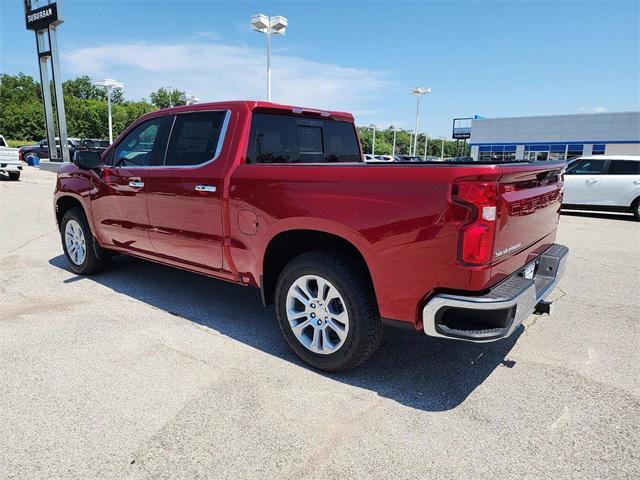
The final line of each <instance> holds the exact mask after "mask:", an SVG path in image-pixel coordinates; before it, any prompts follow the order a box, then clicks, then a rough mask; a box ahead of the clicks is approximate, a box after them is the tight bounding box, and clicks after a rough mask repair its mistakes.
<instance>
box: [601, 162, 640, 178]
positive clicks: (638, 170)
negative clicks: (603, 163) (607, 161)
mask: <svg viewBox="0 0 640 480" xmlns="http://www.w3.org/2000/svg"><path fill="white" fill-rule="evenodd" d="M609 175H640V162H636V161H633V160H611V166H610V167H609Z"/></svg>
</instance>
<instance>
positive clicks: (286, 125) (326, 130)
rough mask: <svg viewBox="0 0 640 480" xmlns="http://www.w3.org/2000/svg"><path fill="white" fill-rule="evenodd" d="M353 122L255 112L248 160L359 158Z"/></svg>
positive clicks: (262, 161)
mask: <svg viewBox="0 0 640 480" xmlns="http://www.w3.org/2000/svg"><path fill="white" fill-rule="evenodd" d="M360 161H362V159H361V158H360V147H359V146H358V141H357V137H356V133H355V129H354V127H353V124H352V123H350V122H341V121H338V120H327V119H315V118H309V117H297V116H294V115H276V114H268V113H254V114H253V115H252V120H251V134H250V136H249V148H248V151H247V162H248V163H323V162H360Z"/></svg>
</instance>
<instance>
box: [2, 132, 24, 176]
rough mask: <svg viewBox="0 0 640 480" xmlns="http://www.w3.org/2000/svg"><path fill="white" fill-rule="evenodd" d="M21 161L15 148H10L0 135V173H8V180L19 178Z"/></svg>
mask: <svg viewBox="0 0 640 480" xmlns="http://www.w3.org/2000/svg"><path fill="white" fill-rule="evenodd" d="M21 170H22V162H21V161H20V156H19V153H18V149H17V148H11V147H9V145H8V144H7V141H6V140H5V139H4V137H3V136H2V135H0V173H7V174H9V179H10V180H20V171H21Z"/></svg>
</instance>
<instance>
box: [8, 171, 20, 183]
mask: <svg viewBox="0 0 640 480" xmlns="http://www.w3.org/2000/svg"><path fill="white" fill-rule="evenodd" d="M9 180H13V181H14V182H15V181H17V180H20V172H9Z"/></svg>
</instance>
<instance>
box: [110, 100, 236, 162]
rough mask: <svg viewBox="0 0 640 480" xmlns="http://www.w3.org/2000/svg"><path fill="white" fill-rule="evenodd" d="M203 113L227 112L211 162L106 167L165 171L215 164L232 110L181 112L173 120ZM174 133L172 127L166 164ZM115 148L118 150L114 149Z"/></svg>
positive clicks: (174, 115) (165, 158) (165, 157)
mask: <svg viewBox="0 0 640 480" xmlns="http://www.w3.org/2000/svg"><path fill="white" fill-rule="evenodd" d="M201 112H227V113H226V114H225V116H224V120H223V121H222V128H221V129H220V135H219V136H218V144H217V145H216V151H215V153H214V155H213V158H212V159H211V160H207V161H206V162H204V163H199V164H198V165H141V166H126V167H114V166H111V165H106V167H107V168H111V169H118V168H121V169H125V170H139V169H141V168H144V169H146V170H152V169H153V170H155V169H164V168H173V169H174V170H175V169H180V170H182V169H194V168H202V167H204V166H207V165H209V164H210V163H213V162H215V161H216V160H217V159H218V157H219V156H220V153H221V152H222V147H223V146H224V141H225V139H226V136H227V129H228V127H229V121H230V119H231V110H229V109H226V110H194V111H189V112H181V113H173V114H172V115H173V118H174V120H173V121H174V123H175V121H176V119H177V117H178V115H188V114H190V113H201ZM172 133H173V125H171V132H169V138H168V139H167V146H166V147H165V153H164V155H165V156H164V163H166V161H167V151H168V148H169V141H170V140H171V134H172ZM114 148H117V146H116V147H114Z"/></svg>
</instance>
